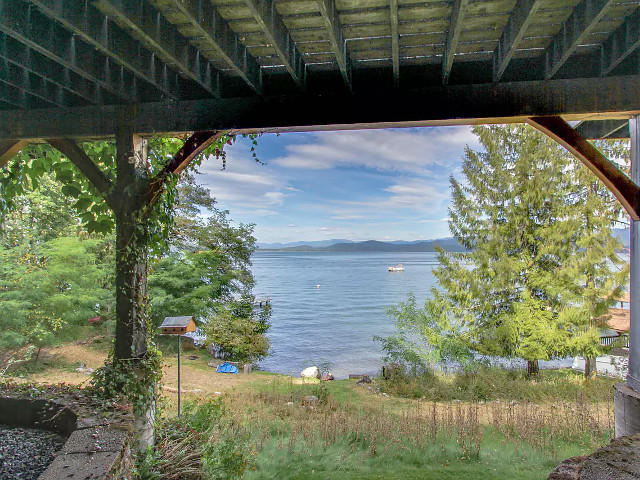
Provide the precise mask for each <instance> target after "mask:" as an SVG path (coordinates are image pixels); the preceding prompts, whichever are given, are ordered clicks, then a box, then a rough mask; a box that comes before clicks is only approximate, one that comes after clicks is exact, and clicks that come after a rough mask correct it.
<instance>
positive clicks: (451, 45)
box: [442, 0, 469, 85]
mask: <svg viewBox="0 0 640 480" xmlns="http://www.w3.org/2000/svg"><path fill="white" fill-rule="evenodd" d="M468 3H469V0H455V1H454V3H453V8H452V10H451V21H450V23H449V30H448V32H447V41H446V43H445V49H444V56H443V59H442V83H443V84H444V85H446V84H447V83H448V82H449V75H450V74H451V68H452V67H453V60H454V58H455V55H456V48H457V46H458V41H459V40H460V33H461V32H462V26H463V23H464V10H465V8H466V6H467V4H468Z"/></svg>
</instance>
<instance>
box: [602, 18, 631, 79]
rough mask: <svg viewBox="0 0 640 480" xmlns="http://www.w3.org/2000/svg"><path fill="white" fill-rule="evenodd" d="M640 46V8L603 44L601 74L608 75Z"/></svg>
mask: <svg viewBox="0 0 640 480" xmlns="http://www.w3.org/2000/svg"><path fill="white" fill-rule="evenodd" d="M638 47H640V8H638V9H637V10H635V11H634V12H633V13H632V14H631V15H629V16H628V17H627V18H626V19H625V21H624V22H623V23H622V25H620V26H619V27H618V28H617V29H616V30H615V31H614V32H613V33H612V34H611V36H609V38H607V39H606V40H605V41H604V43H603V44H602V50H601V52H600V57H601V62H600V68H601V71H600V74H601V75H602V76H604V75H608V74H609V73H611V72H612V71H613V69H614V68H616V67H617V66H618V65H620V63H621V62H622V61H623V60H624V59H625V58H627V57H628V56H629V55H630V54H631V52H633V51H634V50H636V49H637V48H638Z"/></svg>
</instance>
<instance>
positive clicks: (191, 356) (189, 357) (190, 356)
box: [187, 355, 200, 360]
mask: <svg viewBox="0 0 640 480" xmlns="http://www.w3.org/2000/svg"><path fill="white" fill-rule="evenodd" d="M187 358H188V359H189V360H197V359H198V358H200V357H198V355H189V356H188V357H187Z"/></svg>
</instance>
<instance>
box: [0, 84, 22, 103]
mask: <svg viewBox="0 0 640 480" xmlns="http://www.w3.org/2000/svg"><path fill="white" fill-rule="evenodd" d="M0 100H2V101H3V102H4V103H7V104H9V105H11V106H12V107H14V108H19V109H21V110H26V109H28V108H29V103H28V99H27V92H25V91H24V90H21V89H20V88H16V87H14V86H13V85H9V84H7V83H4V82H0Z"/></svg>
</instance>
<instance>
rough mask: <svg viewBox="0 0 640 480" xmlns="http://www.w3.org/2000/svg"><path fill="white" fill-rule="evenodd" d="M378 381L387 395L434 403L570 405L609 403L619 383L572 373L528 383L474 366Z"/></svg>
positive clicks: (516, 373)
mask: <svg viewBox="0 0 640 480" xmlns="http://www.w3.org/2000/svg"><path fill="white" fill-rule="evenodd" d="M380 381H381V389H382V390H383V391H385V392H387V393H389V394H393V395H398V396H401V397H408V398H424V399H426V400H434V401H445V402H446V401H452V400H461V401H492V400H500V401H519V402H571V401H575V399H576V398H583V399H588V400H589V401H592V402H609V401H611V395H612V394H611V392H612V388H613V385H614V384H615V383H617V382H619V381H620V380H619V379H615V378H594V379H591V380H585V379H584V377H583V376H582V375H581V374H578V373H575V372H572V371H571V370H544V371H541V372H540V375H539V376H538V377H536V379H535V380H531V379H528V378H526V375H525V373H524V372H522V371H521V370H510V369H509V370H508V369H503V368H497V367H487V366H477V367H476V368H474V369H468V370H466V371H461V372H457V373H448V374H447V373H436V372H433V371H430V370H427V371H424V372H422V373H420V374H419V375H413V374H410V373H409V374H407V375H404V374H402V373H400V374H398V375H395V376H394V377H393V378H391V379H389V380H384V379H380Z"/></svg>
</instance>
